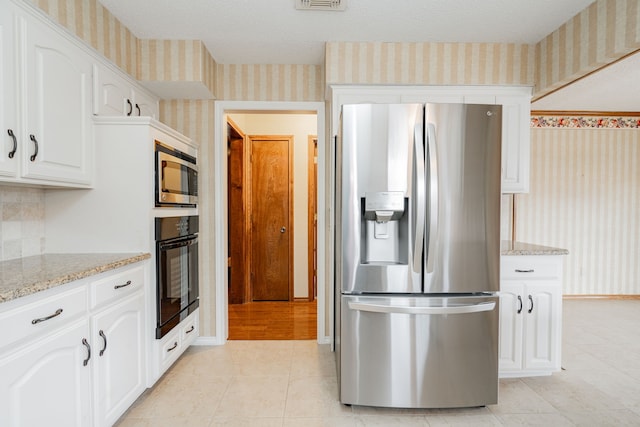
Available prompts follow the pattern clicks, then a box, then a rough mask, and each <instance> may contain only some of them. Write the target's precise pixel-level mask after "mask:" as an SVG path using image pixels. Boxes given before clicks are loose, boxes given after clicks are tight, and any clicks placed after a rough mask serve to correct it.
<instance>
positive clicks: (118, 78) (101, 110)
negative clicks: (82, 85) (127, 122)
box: [93, 64, 158, 119]
mask: <svg viewBox="0 0 640 427" xmlns="http://www.w3.org/2000/svg"><path fill="white" fill-rule="evenodd" d="M93 75H94V92H95V98H94V105H93V114H95V115H98V116H149V117H153V118H154V119H157V118H158V100H157V99H155V98H153V97H152V96H149V95H147V94H146V93H145V92H143V91H142V89H139V88H136V87H135V84H134V83H133V82H132V81H129V80H127V78H126V77H124V73H122V72H119V71H115V70H112V69H111V68H109V67H107V66H105V65H102V64H100V65H94V67H93Z"/></svg>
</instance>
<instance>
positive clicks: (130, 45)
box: [33, 0, 138, 76]
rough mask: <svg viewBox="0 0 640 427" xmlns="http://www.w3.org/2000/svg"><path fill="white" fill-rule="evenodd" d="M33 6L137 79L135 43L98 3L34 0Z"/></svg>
mask: <svg viewBox="0 0 640 427" xmlns="http://www.w3.org/2000/svg"><path fill="white" fill-rule="evenodd" d="M33 3H34V4H35V5H36V6H37V7H39V8H40V9H42V10H43V11H44V12H46V13H47V14H48V15H49V16H51V17H52V18H53V19H54V20H55V21H57V22H58V23H60V24H61V25H62V26H64V27H66V28H67V29H69V30H70V31H72V32H73V33H75V34H76V35H77V36H78V37H80V38H81V39H83V40H84V41H85V42H86V43H88V44H89V45H91V46H92V47H93V48H94V49H96V50H97V51H98V52H100V53H101V54H102V55H104V56H105V57H106V58H108V59H110V60H111V61H113V63H115V64H116V65H117V66H118V67H120V68H122V69H123V70H124V71H126V72H127V73H129V74H130V75H131V76H135V75H136V71H137V67H138V39H137V38H136V37H135V36H134V35H133V34H132V33H131V31H129V29H128V28H127V27H125V26H124V25H122V24H121V23H120V21H118V20H117V19H116V18H115V17H114V16H113V15H112V14H111V12H109V11H108V10H107V9H105V8H104V7H103V6H102V5H101V4H100V3H98V1H97V0H33Z"/></svg>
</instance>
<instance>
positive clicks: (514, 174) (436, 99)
mask: <svg viewBox="0 0 640 427" xmlns="http://www.w3.org/2000/svg"><path fill="white" fill-rule="evenodd" d="M331 92H332V98H331V103H332V115H331V119H332V123H331V131H332V134H333V135H336V134H337V133H338V127H339V125H340V110H341V107H342V105H344V104H361V103H428V102H432V103H464V104H497V105H502V192H503V193H526V192H528V191H529V157H530V154H529V145H530V142H529V140H530V135H529V134H530V129H529V120H530V114H531V88H529V87H523V86H334V87H332V88H331Z"/></svg>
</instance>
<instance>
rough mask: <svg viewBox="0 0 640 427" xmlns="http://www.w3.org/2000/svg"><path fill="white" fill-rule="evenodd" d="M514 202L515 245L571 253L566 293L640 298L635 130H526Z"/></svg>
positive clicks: (638, 133)
mask: <svg viewBox="0 0 640 427" xmlns="http://www.w3.org/2000/svg"><path fill="white" fill-rule="evenodd" d="M515 200H516V216H515V224H516V239H517V240H519V241H522V242H530V243H536V244H541V245H547V246H556V247H561V248H566V249H568V250H569V255H568V256H567V257H566V260H565V264H564V265H565V270H564V293H565V294H573V295H579V294H640V263H638V259H640V221H639V218H640V129H637V128H636V129H593V128H590V129H578V128H532V129H531V191H530V193H528V194H518V195H516V196H515ZM506 202H507V203H508V201H506ZM504 203H505V198H504V197H503V204H504ZM504 212H505V211H504V210H503V214H504ZM505 231H506V230H505V225H504V224H503V232H505Z"/></svg>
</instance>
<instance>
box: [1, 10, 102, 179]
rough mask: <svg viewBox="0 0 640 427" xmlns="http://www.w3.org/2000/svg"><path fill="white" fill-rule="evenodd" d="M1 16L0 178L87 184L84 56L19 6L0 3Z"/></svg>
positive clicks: (88, 66) (88, 68)
mask: <svg viewBox="0 0 640 427" xmlns="http://www.w3.org/2000/svg"><path fill="white" fill-rule="evenodd" d="M0 16H1V18H0V26H1V28H0V31H2V38H3V40H2V52H1V53H0V66H1V70H2V76H1V77H2V98H3V99H2V111H1V116H0V117H1V118H0V121H1V124H2V153H1V156H2V161H0V181H5V182H10V183H25V184H37V185H55V186H70V187H90V186H91V184H92V178H93V176H92V174H93V143H92V130H91V126H92V123H91V94H92V91H91V80H92V78H91V74H92V64H93V61H92V59H91V56H90V55H88V54H87V53H86V52H85V51H84V50H83V49H82V48H81V47H80V46H79V45H78V44H76V43H74V42H73V41H72V39H71V38H70V37H69V35H68V34H66V33H65V32H64V30H62V29H60V28H58V27H56V26H54V25H52V24H51V23H50V22H48V21H47V20H46V18H44V17H43V16H41V14H39V13H38V12H36V11H35V10H34V9H32V8H31V7H30V6H28V5H26V4H22V3H20V6H18V3H13V2H11V1H9V0H0ZM5 37H6V39H5ZM16 64H19V66H18V67H16ZM17 70H22V72H21V73H20V74H18V73H17Z"/></svg>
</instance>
